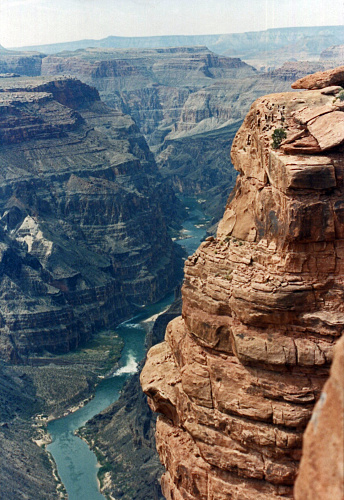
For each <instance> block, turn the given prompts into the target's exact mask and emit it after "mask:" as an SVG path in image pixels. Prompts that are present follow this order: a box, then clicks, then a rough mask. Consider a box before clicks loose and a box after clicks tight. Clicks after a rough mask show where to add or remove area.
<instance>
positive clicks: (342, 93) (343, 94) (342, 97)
mask: <svg viewBox="0 0 344 500" xmlns="http://www.w3.org/2000/svg"><path fill="white" fill-rule="evenodd" d="M337 99H339V100H340V101H344V90H341V91H340V92H339V94H338V96H337Z"/></svg>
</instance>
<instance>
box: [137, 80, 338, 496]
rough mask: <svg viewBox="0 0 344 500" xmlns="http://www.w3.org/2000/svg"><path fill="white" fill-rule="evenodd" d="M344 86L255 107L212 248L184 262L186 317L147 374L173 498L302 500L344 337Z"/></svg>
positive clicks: (156, 350) (236, 154)
mask: <svg viewBox="0 0 344 500" xmlns="http://www.w3.org/2000/svg"><path fill="white" fill-rule="evenodd" d="M325 81H326V79H325ZM340 83H342V84H344V79H343V82H338V81H336V86H332V87H326V88H318V89H315V90H307V91H305V92H293V93H283V94H274V95H271V96H267V97H263V98H261V99H258V100H257V101H256V102H255V103H254V104H253V105H252V107H251V110H250V112H249V114H248V115H247V117H246V119H245V121H244V123H243V125H242V127H241V128H240V130H239V132H238V133H237V136H236V138H235V140H234V143H233V147H232V160H233V163H234V165H235V167H236V169H237V170H238V171H239V172H240V175H239V177H238V180H237V184H236V188H235V190H234V192H233V194H232V195H231V197H230V200H229V202H228V204H227V207H226V210H225V213H224V217H223V219H222V221H221V222H220V225H219V228H218V233H217V237H216V239H213V238H208V239H207V241H205V242H203V243H202V244H201V246H200V247H199V249H198V250H197V251H196V253H195V254H194V255H193V256H192V257H189V259H188V261H187V262H186V264H185V281H184V285H183V315H182V317H179V318H177V319H175V320H173V321H172V322H171V323H170V324H169V326H168V328H167V331H166V337H165V342H164V343H162V344H160V345H157V346H155V347H153V348H152V349H151V350H150V351H149V354H148V359H147V362H146V365H145V368H144V370H143V372H142V375H141V383H142V387H143V390H144V391H145V392H146V394H147V395H148V399H149V403H150V405H151V407H152V409H153V410H155V411H157V412H160V413H161V414H162V416H161V417H159V419H158V423H157V433H156V438H157V447H158V451H159V455H160V458H161V461H162V463H163V464H164V466H165V467H166V473H165V474H164V476H163V478H162V489H163V493H164V495H165V497H166V498H167V499H174V500H179V499H188V500H196V499H197V500H203V499H204V500H205V499H213V500H215V499H216V500H225V499H233V500H246V499H247V500H248V499H255V500H269V499H285V498H292V497H293V485H294V481H295V477H296V474H297V470H298V465H299V460H300V456H301V447H302V435H303V432H304V429H305V427H306V425H307V423H308V421H309V419H310V417H311V414H312V411H313V407H314V404H315V402H316V401H317V399H318V398H319V395H320V393H321V389H322V387H323V384H324V382H325V380H326V379H327V377H328V373H329V366H330V364H331V361H332V353H333V346H334V344H335V342H336V340H337V339H338V337H339V336H340V335H341V334H342V331H343V328H344V300H343V299H344V287H343V285H344V217H343V214H344V201H343V200H344V197H343V194H344V193H343V190H344V154H343V143H344V122H343V119H344V112H343V108H342V107H341V102H342V101H340V97H339V96H340V94H339V93H340V91H341V87H340V86H339V85H340ZM313 86H314V85H313ZM319 86H320V87H321V86H322V85H321V84H319ZM279 128H283V129H284V131H285V132H286V139H285V140H284V142H283V143H282V144H281V148H279V149H273V148H272V146H271V144H272V134H273V132H274V131H275V129H279ZM300 141H301V144H300Z"/></svg>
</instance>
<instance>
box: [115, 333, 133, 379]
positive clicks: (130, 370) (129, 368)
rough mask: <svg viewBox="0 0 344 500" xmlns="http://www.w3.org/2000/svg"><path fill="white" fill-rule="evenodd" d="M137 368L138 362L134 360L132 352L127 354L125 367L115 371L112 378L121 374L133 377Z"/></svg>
mask: <svg viewBox="0 0 344 500" xmlns="http://www.w3.org/2000/svg"><path fill="white" fill-rule="evenodd" d="M127 326H129V325H127ZM138 366H139V362H138V361H137V360H136V358H135V354H134V353H133V352H129V354H128V358H127V363H126V365H124V366H122V367H121V368H118V370H116V371H115V373H114V374H113V377H118V376H119V375H123V374H128V375H134V373H136V372H137V370H138Z"/></svg>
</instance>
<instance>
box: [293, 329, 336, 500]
mask: <svg viewBox="0 0 344 500" xmlns="http://www.w3.org/2000/svg"><path fill="white" fill-rule="evenodd" d="M342 498H344V337H342V338H341V339H340V341H339V342H338V344H337V345H336V349H335V355H334V360H333V364H332V366H331V374H330V378H329V379H328V381H327V382H326V384H325V386H324V389H323V391H322V393H321V396H320V399H319V401H318V402H317V404H316V406H315V408H314V411H313V414H312V418H311V420H310V422H309V424H308V426H307V429H306V432H305V434H304V437H303V451H302V459H301V463H300V471H299V474H298V477H297V480H296V483H295V500H311V499H312V500H327V499H328V500H332V499H333V500H335V499H338V500H341V499H342Z"/></svg>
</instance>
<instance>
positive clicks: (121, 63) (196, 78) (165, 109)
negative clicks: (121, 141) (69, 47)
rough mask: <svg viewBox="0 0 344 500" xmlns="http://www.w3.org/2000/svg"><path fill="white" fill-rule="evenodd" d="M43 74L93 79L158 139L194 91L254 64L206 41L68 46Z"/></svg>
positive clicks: (113, 103) (148, 134) (248, 71)
mask: <svg viewBox="0 0 344 500" xmlns="http://www.w3.org/2000/svg"><path fill="white" fill-rule="evenodd" d="M42 74H44V75H57V74H71V75H75V76H77V77H78V78H80V79H82V80H83V81H85V82H86V83H89V84H91V85H94V86H95V87H96V88H97V89H98V90H99V92H100V94H101V96H102V98H103V99H104V101H105V102H106V103H107V104H109V105H110V106H113V107H115V108H117V109H120V110H122V111H123V112H125V113H128V114H130V115H131V116H133V118H134V119H135V121H136V123H137V124H138V126H139V127H140V129H141V131H142V132H143V133H144V134H145V135H146V137H147V139H148V141H149V143H150V144H159V143H161V142H162V139H163V138H164V136H165V135H166V134H167V133H168V132H169V131H170V129H171V126H172V125H173V124H174V123H175V122H177V121H178V120H179V117H180V113H181V110H182V108H183V105H184V103H185V101H186V100H187V98H188V97H189V95H190V94H191V93H192V92H194V91H195V90H198V89H201V88H202V87H208V86H209V85H211V84H213V83H214V81H216V80H221V79H223V78H233V79H235V78H242V77H244V76H248V75H254V74H255V70H254V69H253V68H251V67H250V66H248V65H247V64H245V63H244V62H242V61H241V60H240V59H237V58H230V57H223V56H218V55H216V54H214V53H213V52H211V51H210V50H208V49H207V48H206V47H178V48H173V47H172V48H161V49H141V50H134V49H131V50H130V49H127V50H118V49H117V50H116V49H86V50H79V51H76V52H69V53H68V52H66V53H62V54H57V55H55V56H49V57H46V58H45V59H44V60H43V65H42Z"/></svg>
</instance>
